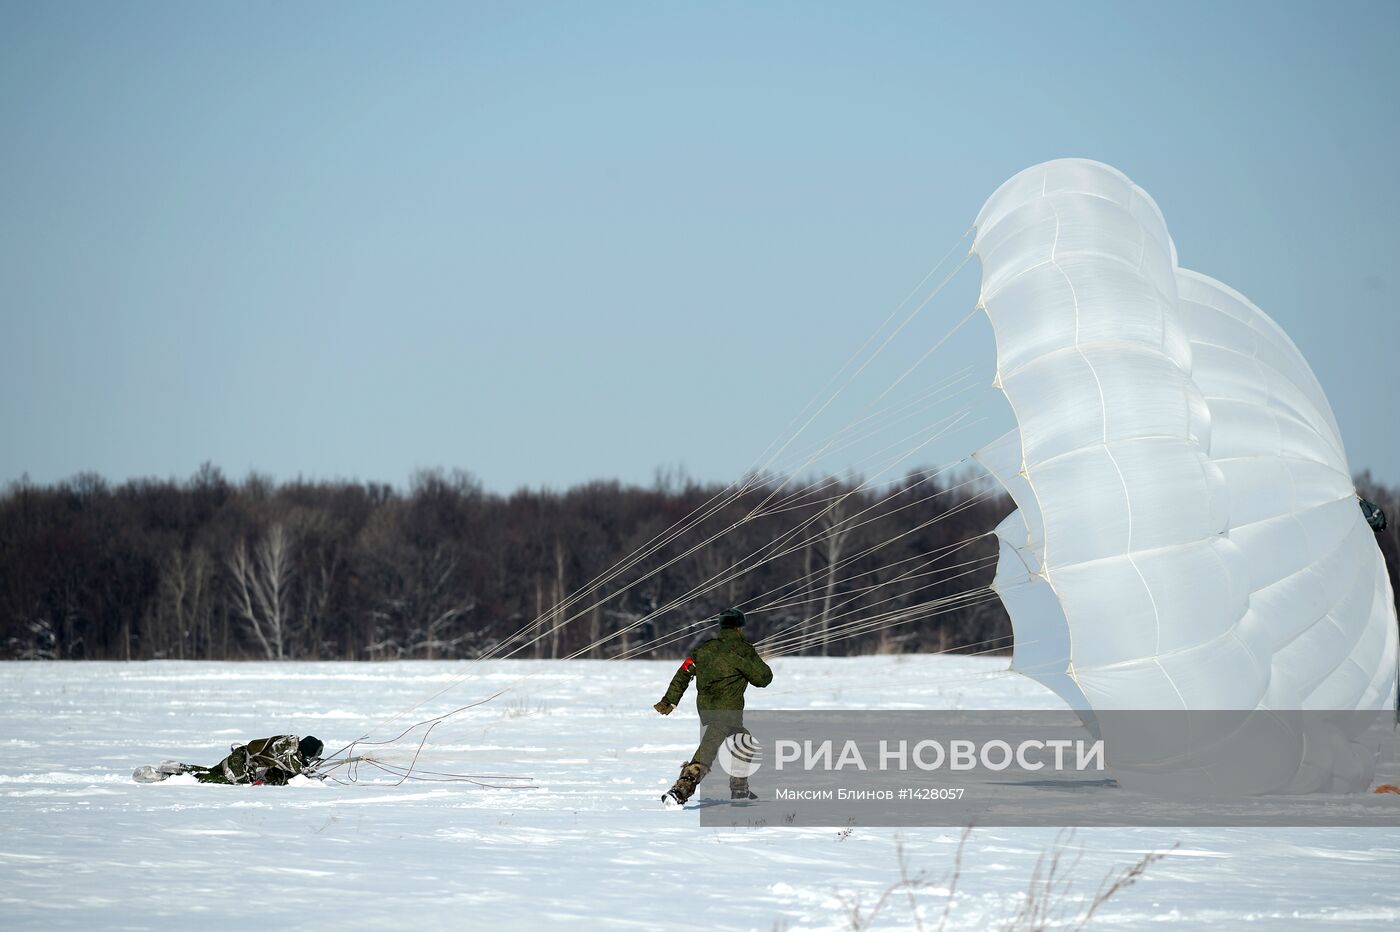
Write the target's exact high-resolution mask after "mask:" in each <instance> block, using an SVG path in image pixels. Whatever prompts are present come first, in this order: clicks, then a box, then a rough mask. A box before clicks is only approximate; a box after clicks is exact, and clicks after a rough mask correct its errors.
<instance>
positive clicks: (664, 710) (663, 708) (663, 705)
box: [652, 699, 676, 715]
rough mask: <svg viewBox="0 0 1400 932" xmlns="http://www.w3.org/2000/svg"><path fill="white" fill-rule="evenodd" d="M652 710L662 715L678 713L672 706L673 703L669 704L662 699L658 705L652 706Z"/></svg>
mask: <svg viewBox="0 0 1400 932" xmlns="http://www.w3.org/2000/svg"><path fill="white" fill-rule="evenodd" d="M652 708H653V709H655V710H656V711H658V712H660V713H661V714H662V715H670V714H671V713H672V712H674V711H676V707H675V706H673V705H671V703H669V702H667V701H666V700H665V699H662V700H661V701H660V702H658V703H657V704H656V705H654V706H652Z"/></svg>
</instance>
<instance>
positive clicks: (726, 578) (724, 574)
mask: <svg viewBox="0 0 1400 932" xmlns="http://www.w3.org/2000/svg"><path fill="white" fill-rule="evenodd" d="M965 417H966V415H963V416H962V417H960V418H959V419H958V420H957V421H954V423H953V424H952V425H950V426H949V427H947V428H945V429H944V430H942V431H940V432H938V433H937V434H934V435H933V436H931V437H929V438H928V439H927V440H925V441H924V442H923V443H921V444H919V445H918V446H916V447H915V448H914V449H912V450H910V451H908V452H907V453H905V454H904V455H903V456H901V457H899V458H898V459H896V460H895V461H894V462H893V463H891V464H890V465H889V466H888V467H886V470H884V471H887V470H888V469H889V468H892V467H893V466H896V465H898V464H899V463H900V462H902V461H903V460H905V459H908V458H909V457H910V456H913V455H914V454H915V453H917V452H918V451H919V450H920V449H922V448H923V447H925V446H927V445H928V444H930V443H932V442H933V441H934V440H937V439H938V438H939V437H940V436H942V435H943V434H946V433H947V432H948V431H950V430H952V429H953V427H955V426H956V425H957V423H958V421H960V420H962V419H964V418H965ZM882 473H883V471H882ZM882 473H877V475H876V478H878V476H879V475H880V474H882ZM871 482H872V480H866V481H865V482H862V483H861V484H860V485H859V486H857V487H856V488H854V489H852V490H850V491H849V492H847V493H846V494H845V495H843V496H841V497H840V499H839V500H838V502H837V503H834V504H833V505H831V506H828V508H827V509H825V510H824V511H823V512H821V513H819V514H816V515H813V516H812V517H811V518H808V519H807V520H806V521H804V522H802V524H800V525H798V526H797V527H794V528H792V529H790V530H788V531H786V532H783V533H782V534H780V535H779V536H778V537H777V538H774V539H773V540H771V541H769V542H768V543H766V544H763V545H762V546H760V547H759V548H758V549H757V550H755V551H753V552H752V553H750V554H748V555H747V556H744V557H742V558H740V559H739V560H737V561H735V562H734V563H732V564H730V566H729V567H727V568H726V569H724V570H721V571H720V573H718V574H716V577H718V578H715V577H712V578H711V579H710V580H709V581H707V582H704V583H700V584H697V585H696V586H695V587H693V588H692V589H691V590H690V591H688V592H686V593H684V594H683V595H681V596H678V597H677V598H676V599H675V600H673V601H671V602H670V603H668V604H667V605H664V606H662V607H660V608H658V609H655V610H654V611H652V612H649V613H648V614H646V615H643V616H642V617H640V618H638V619H636V620H634V621H632V622H631V623H630V624H628V625H626V626H624V627H622V628H619V629H618V630H617V631H613V632H610V633H609V634H607V635H605V636H603V637H601V638H599V639H597V640H596V641H594V642H593V643H592V644H590V645H587V646H586V647H584V648H581V649H580V650H581V651H582V652H587V651H590V650H592V649H593V648H595V647H597V646H598V645H600V644H603V643H606V642H607V641H609V640H611V639H613V638H615V637H620V636H622V635H623V634H626V633H627V632H629V631H632V630H634V629H636V628H637V627H639V626H641V625H643V624H645V623H647V622H648V621H651V620H653V619H655V618H657V617H658V616H660V615H662V614H664V613H666V612H669V611H672V610H674V609H676V608H679V607H680V606H682V605H685V604H687V603H688V602H690V601H692V600H694V599H696V598H698V597H700V596H701V595H705V594H706V593H709V592H711V591H713V590H715V589H717V588H719V587H720V586H722V585H725V584H727V583H729V582H732V581H734V580H735V579H738V578H739V577H740V576H743V575H744V574H745V573H749V572H752V571H753V570H754V569H757V568H758V567H759V566H763V565H765V564H766V563H769V562H771V561H772V560H775V559H778V558H779V557H781V556H785V555H787V554H788V553H792V552H794V550H795V549H800V548H793V549H790V550H786V551H783V552H781V553H777V554H770V555H768V556H763V557H762V558H761V559H759V560H757V562H755V563H754V564H753V565H752V566H749V567H747V568H745V569H742V570H738V571H737V572H736V570H737V569H738V567H741V566H743V565H744V564H745V563H747V562H748V561H749V560H753V559H754V558H756V557H759V556H760V555H762V554H763V552H764V551H765V550H768V549H769V548H773V547H781V546H783V545H784V544H785V542H786V541H785V539H786V538H791V537H793V536H794V535H796V534H798V533H801V532H802V531H804V530H806V528H807V527H809V526H810V525H811V524H812V523H813V522H815V521H817V520H818V519H819V518H821V517H822V516H823V515H825V514H827V513H829V512H830V511H831V509H832V508H834V507H836V504H839V503H840V502H841V501H844V500H845V499H847V498H849V497H850V496H852V495H855V494H856V493H858V492H860V491H862V490H863V489H865V488H866V487H868V486H869V485H870V484H871ZM894 494H898V493H897V491H896V492H893V493H891V494H890V495H888V496H886V497H885V499H882V500H881V501H880V502H876V504H875V505H872V506H871V508H875V507H878V506H879V505H880V504H882V503H883V501H885V500H888V498H890V497H892V496H893V495H894ZM869 510H870V508H867V509H864V510H863V511H861V512H857V513H856V514H855V515H852V516H851V517H852V518H856V517H859V516H860V515H862V514H864V513H865V512H866V511H869ZM755 517H756V515H754V514H753V513H750V514H749V515H748V516H746V517H745V518H743V519H741V520H740V521H738V522H736V523H735V524H733V525H731V526H730V527H728V528H724V529H722V530H720V531H718V532H716V533H715V534H713V535H711V536H710V537H709V538H707V539H706V540H704V541H701V542H700V543H698V544H696V545H694V546H693V547H691V548H689V549H688V550H686V551H685V552H684V553H681V554H679V555H678V556H676V557H673V558H672V559H671V560H669V561H667V562H666V563H664V564H662V565H661V566H659V567H657V568H656V569H654V570H652V571H651V572H650V573H648V574H647V576H644V577H642V578H641V579H637V580H633V581H632V582H631V583H628V584H627V585H626V586H624V587H623V588H622V589H619V590H618V591H617V592H614V593H613V594H612V595H610V596H607V597H606V598H604V599H602V600H600V601H599V602H597V603H595V604H594V605H593V606H590V607H589V608H587V609H584V610H583V611H581V612H579V613H577V614H575V615H573V616H571V617H569V618H566V619H564V620H563V621H560V622H559V623H558V624H557V625H556V626H555V627H553V628H550V629H548V630H546V631H542V632H540V633H539V634H538V635H536V636H535V638H534V639H532V640H531V641H529V642H527V643H525V644H522V645H520V647H518V648H516V651H519V650H523V649H524V648H525V647H528V646H530V645H531V644H533V643H535V641H538V640H539V639H541V638H544V637H547V636H549V635H550V634H552V633H553V632H554V631H555V630H557V629H558V628H561V627H563V626H564V625H567V624H569V623H570V622H572V621H574V620H575V619H577V618H579V617H581V616H582V615H583V614H585V613H586V612H588V611H590V610H591V609H592V608H595V607H597V606H598V605H601V604H602V603H603V602H606V601H608V600H610V599H613V598H616V597H617V596H618V595H620V594H621V593H622V592H625V591H626V590H628V589H630V588H631V587H632V586H634V585H636V584H638V583H640V582H642V581H643V580H645V579H646V578H649V577H650V576H651V575H655V574H656V573H658V572H660V571H661V570H663V569H666V568H668V567H670V566H673V565H674V564H675V563H677V562H679V561H680V560H682V559H684V558H685V557H687V556H689V555H690V554H692V553H694V552H695V551H697V550H699V549H701V548H702V547H705V546H707V545H709V544H710V543H712V542H713V541H715V540H716V539H718V538H719V537H721V536H723V535H724V534H726V533H728V532H729V531H732V530H733V529H734V528H737V527H739V526H740V525H742V524H744V523H747V522H748V521H751V520H753V519H754V518H755ZM844 520H850V519H844ZM841 523H842V522H837V523H836V524H834V525H833V527H832V532H834V530H835V528H836V527H839V526H840V524H841ZM806 545H807V544H806V542H804V543H803V544H802V545H801V546H806ZM512 653H515V651H512ZM506 656H507V657H509V656H511V654H507V655H506ZM578 656H580V652H575V653H573V654H570V655H569V658H566V659H572V658H574V657H578Z"/></svg>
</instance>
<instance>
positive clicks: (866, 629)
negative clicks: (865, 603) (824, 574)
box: [769, 590, 996, 657]
mask: <svg viewBox="0 0 1400 932" xmlns="http://www.w3.org/2000/svg"><path fill="white" fill-rule="evenodd" d="M995 598H996V596H995V594H994V593H991V592H990V590H980V591H979V590H973V591H972V592H969V593H963V594H962V595H960V596H949V597H947V598H946V599H935V600H932V601H931V602H929V603H925V604H924V605H919V606H913V607H911V608H909V609H896V610H894V611H891V612H887V613H884V614H882V615H879V616H875V617H874V618H872V619H866V620H865V621H864V622H863V623H861V624H858V625H850V626H848V627H847V628H845V629H843V630H839V631H833V632H831V634H830V636H828V637H824V638H823V639H822V640H821V641H820V642H818V643H832V642H835V641H843V640H846V639H848V638H853V637H859V636H861V635H865V634H872V633H874V632H876V631H882V630H885V629H887V628H893V627H895V626H896V625H900V624H906V623H908V622H911V621H918V620H924V619H928V618H933V617H936V616H938V615H942V614H946V613H948V612H952V611H957V610H959V609H962V608H965V607H967V606H969V605H977V604H981V603H984V602H990V601H992V600H994V599H995ZM810 646H811V644H810V642H803V641H799V642H797V643H795V644H786V645H778V646H777V647H776V648H774V649H770V651H769V656H770V657H785V656H791V655H793V654H797V653H800V652H801V651H803V650H806V649H808V648H809V647H810Z"/></svg>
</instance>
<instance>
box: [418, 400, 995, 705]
mask: <svg viewBox="0 0 1400 932" xmlns="http://www.w3.org/2000/svg"><path fill="white" fill-rule="evenodd" d="M969 413H970V411H969V409H963V411H960V413H959V414H958V416H952V417H949V418H944V420H945V421H948V420H951V421H952V424H951V425H949V427H946V428H944V430H939V431H937V432H935V434H932V435H931V437H928V438H927V439H925V441H924V442H923V444H920V445H918V446H916V448H914V449H911V451H909V452H907V453H904V455H903V456H900V458H897V459H896V460H895V462H893V463H889V465H888V466H885V467H883V469H882V470H879V472H876V474H875V477H879V476H881V474H883V473H885V472H889V469H890V467H893V466H895V465H897V463H899V462H903V460H904V459H907V458H909V456H911V455H913V453H916V452H918V449H921V448H923V446H927V445H928V444H931V442H932V441H935V439H938V438H941V437H944V435H946V434H948V432H951V431H952V430H953V428H955V427H956V425H958V424H959V423H960V421H963V420H966V417H967V414H969ZM980 420H983V418H977V420H974V421H972V424H976V423H980ZM921 432H923V431H917V432H916V434H914V435H911V437H917V435H918V434H921ZM906 439H907V438H906ZM902 442H904V441H902ZM888 449H889V448H886V449H885V451H879V452H886V451H888ZM876 455H878V453H876ZM804 466H805V463H804ZM799 469H802V467H801V466H799ZM794 476H795V473H794ZM791 479H792V476H790V477H788V479H787V480H785V481H784V483H783V484H784V486H785V484H787V483H788V481H791ZM868 484H869V481H867V483H862V484H861V486H860V487H857V488H855V490H851V491H848V493H846V494H844V495H841V497H840V498H839V501H844V498H848V497H850V495H851V494H855V493H858V491H861V490H862V488H864V487H865V486H868ZM770 498H771V495H769V500H770ZM721 507H722V505H721ZM833 507H834V505H833ZM769 514H770V512H766V511H762V509H760V508H755V509H750V512H749V514H746V515H745V516H742V518H741V519H739V521H736V522H735V523H732V525H729V526H728V528H722V529H720V530H717V532H715V533H713V535H711V536H710V537H707V539H704V540H701V542H700V543H697V544H694V546H692V547H689V549H687V550H685V551H683V553H680V554H678V556H675V557H672V558H671V560H668V561H666V563H664V564H661V565H658V567H654V568H652V570H650V571H648V572H645V574H644V575H641V577H638V578H636V579H633V581H630V582H629V584H627V585H624V586H622V588H619V589H617V591H615V592H612V593H610V595H608V596H603V598H602V599H599V600H596V602H594V603H592V605H589V606H587V607H584V609H581V610H578V612H574V613H573V614H570V616H567V617H564V619H561V620H560V621H557V623H556V624H554V626H552V627H549V628H546V630H543V631H539V633H538V634H536V635H535V637H533V638H531V640H529V641H525V642H524V644H519V645H517V647H515V648H512V649H511V651H510V652H507V654H504V655H500V659H504V658H510V656H514V655H515V654H518V652H519V651H524V649H526V648H529V647H532V645H533V644H536V642H538V641H540V640H543V638H546V637H550V635H552V634H553V633H554V631H556V630H560V628H563V627H566V626H568V624H571V623H573V621H575V620H578V619H580V617H582V616H585V614H587V613H589V612H592V610H594V609H598V607H599V606H602V605H603V603H606V602H609V600H612V599H615V598H617V596H620V595H623V593H624V592H627V591H629V589H631V588H633V586H636V585H640V584H641V582H645V581H647V579H650V578H651V577H654V575H657V574H658V572H662V571H664V570H668V568H669V567H672V565H675V564H676V563H679V561H680V560H685V558H686V557H689V556H692V554H693V553H696V551H699V550H701V549H704V547H707V546H708V544H711V543H714V542H715V540H718V539H720V537H722V536H724V535H727V533H729V532H732V530H735V529H736V528H739V526H742V525H745V523H748V522H750V521H755V519H757V518H763V516H767V515H769ZM819 516H820V515H818V516H816V518H819ZM813 519H815V518H813ZM690 526H692V528H693V526H694V523H692V525H690ZM801 529H802V528H801V526H799V528H798V529H794V530H801ZM675 536H679V535H673V536H672V539H673V537H675ZM770 543H771V542H770ZM760 550H762V549H760ZM750 556H752V554H750ZM633 563H636V561H633ZM756 565H762V563H760V564H756ZM613 575H617V574H613ZM687 600H689V599H687ZM671 607H675V606H668V607H666V609H662V610H671ZM554 612H557V607H556V609H550V613H554ZM651 617H652V616H648V617H644V619H640V620H638V621H637V623H636V624H641V623H644V621H647V620H651ZM532 626H538V621H535V623H531V624H528V626H526V628H528V627H532ZM624 631H626V630H623V631H617V633H615V635H619V634H623V633H624ZM514 637H515V635H512V638H514ZM483 659H486V658H483ZM465 676H466V675H465ZM445 689H452V686H451V684H449V686H448V687H445Z"/></svg>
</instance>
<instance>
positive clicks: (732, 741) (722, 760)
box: [715, 731, 763, 778]
mask: <svg viewBox="0 0 1400 932" xmlns="http://www.w3.org/2000/svg"><path fill="white" fill-rule="evenodd" d="M715 760H716V761H717V762H718V764H719V767H720V769H721V770H723V771H724V772H725V773H727V774H729V775H730V776H731V777H745V778H747V777H751V776H753V775H754V774H755V773H757V772H758V768H760V767H762V766H763V747H762V745H760V744H759V743H758V741H757V740H755V738H754V736H753V735H751V734H749V733H748V732H747V731H740V732H736V733H734V734H732V735H730V736H729V737H728V738H725V739H724V743H723V744H721V745H720V748H719V753H718V754H717V755H715Z"/></svg>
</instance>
